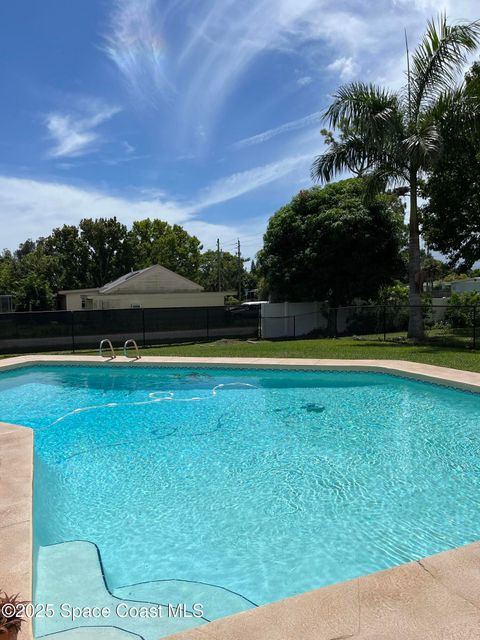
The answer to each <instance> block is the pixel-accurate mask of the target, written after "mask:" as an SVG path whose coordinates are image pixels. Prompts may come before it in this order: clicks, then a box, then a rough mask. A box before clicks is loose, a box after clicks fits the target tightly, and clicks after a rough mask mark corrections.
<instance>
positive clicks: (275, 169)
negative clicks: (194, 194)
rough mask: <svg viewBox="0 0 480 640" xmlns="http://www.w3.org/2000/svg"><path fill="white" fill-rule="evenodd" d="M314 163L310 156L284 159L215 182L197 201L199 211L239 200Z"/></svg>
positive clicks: (202, 192) (204, 190)
mask: <svg viewBox="0 0 480 640" xmlns="http://www.w3.org/2000/svg"><path fill="white" fill-rule="evenodd" d="M311 161H312V156H311V155H310V154H306V155H299V156H293V157H288V158H284V159H283V160H280V161H279V162H272V163H270V164H266V165H263V166H259V167H255V168H253V169H248V170H246V171H239V172H238V173H234V174H233V175H231V176H228V177H226V178H222V179H220V180H217V181H215V182H213V184H212V185H210V186H209V187H207V188H206V189H203V190H202V191H201V193H200V195H199V197H198V199H197V201H196V205H195V206H196V208H197V209H205V208H207V207H210V206H212V205H214V204H218V203H220V202H225V201H227V200H232V199H233V198H238V197H239V196H241V195H244V194H245V193H249V192H250V191H253V190H255V189H259V188H260V187H263V186H265V185H266V184H270V183H271V182H275V181H277V180H279V179H280V178H283V177H285V176H287V175H288V174H290V173H292V172H294V171H295V170H298V169H300V168H301V167H305V166H307V164H308V163H310V162H311Z"/></svg>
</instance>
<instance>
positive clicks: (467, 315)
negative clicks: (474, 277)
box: [445, 291, 480, 329]
mask: <svg viewBox="0 0 480 640" xmlns="http://www.w3.org/2000/svg"><path fill="white" fill-rule="evenodd" d="M474 306H478V307H479V310H478V313H480V292H478V291H467V292H465V293H454V294H453V295H452V296H451V297H450V299H449V300H448V309H447V311H446V313H445V321H446V322H448V324H449V325H450V326H452V327H455V328H458V329H463V328H465V327H472V326H473V307H474Z"/></svg>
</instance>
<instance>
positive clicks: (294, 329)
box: [293, 314, 297, 338]
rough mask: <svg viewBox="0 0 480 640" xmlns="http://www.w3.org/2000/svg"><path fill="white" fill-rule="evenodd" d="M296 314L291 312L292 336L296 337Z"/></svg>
mask: <svg viewBox="0 0 480 640" xmlns="http://www.w3.org/2000/svg"><path fill="white" fill-rule="evenodd" d="M296 317H297V316H296V315H295V314H293V337H294V338H296V337H297V330H296V325H295V320H296Z"/></svg>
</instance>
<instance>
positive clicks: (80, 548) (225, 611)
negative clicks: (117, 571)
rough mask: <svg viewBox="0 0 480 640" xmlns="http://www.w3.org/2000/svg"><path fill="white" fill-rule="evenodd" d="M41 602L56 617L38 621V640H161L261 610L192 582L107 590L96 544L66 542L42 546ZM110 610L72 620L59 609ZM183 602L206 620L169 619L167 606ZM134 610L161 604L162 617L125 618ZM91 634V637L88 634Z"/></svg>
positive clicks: (234, 595)
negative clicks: (195, 606) (105, 615)
mask: <svg viewBox="0 0 480 640" xmlns="http://www.w3.org/2000/svg"><path fill="white" fill-rule="evenodd" d="M37 563H38V566H37V585H36V590H35V599H34V600H35V602H36V603H50V604H52V605H53V608H54V610H55V611H56V612H57V615H55V616H54V617H52V618H49V619H47V618H37V619H36V623H35V638H37V640H39V639H40V638H52V640H57V639H58V640H77V639H78V640H83V638H85V639H87V638H88V639H89V640H90V638H92V632H93V629H94V628H95V640H138V639H140V640H158V639H159V638H163V637H165V636H169V635H171V634H174V633H179V632H181V631H187V630H189V629H192V628H194V627H197V626H199V625H201V624H205V623H206V622H208V621H211V620H215V619H217V618H221V617H224V616H227V615H232V614H234V613H239V612H241V611H246V610H247V609H250V608H252V607H255V606H256V605H255V604H254V603H253V602H251V601H250V600H248V599H247V598H244V597H243V596H241V595H240V594H237V593H234V592H232V591H229V590H228V589H225V588H223V587H219V586H216V585H210V584H205V583H201V582H190V581H188V580H158V581H152V582H145V583H140V584H134V585H127V586H123V587H119V588H117V589H114V590H112V591H110V590H109V589H108V587H107V584H106V581H105V578H104V574H103V569H102V564H101V560H100V556H99V552H98V549H97V547H96V545H94V544H93V543H91V542H86V541H74V542H63V543H60V544H54V545H50V546H45V547H40V548H39V551H38V560H37ZM62 603H67V604H70V605H72V606H75V607H106V608H108V609H109V611H110V612H111V615H110V617H108V618H101V619H98V618H81V619H78V620H75V621H72V620H71V619H70V618H69V617H62V616H60V615H58V612H59V611H60V605H61V604H62ZM179 603H184V604H185V606H186V610H187V611H191V610H192V609H191V608H192V607H193V604H194V603H201V604H202V605H203V609H204V617H203V618H193V617H169V616H168V614H167V613H166V611H167V606H168V604H172V605H173V606H176V605H177V604H179ZM119 604H122V613H123V612H124V611H126V609H127V608H130V607H152V606H154V605H158V604H162V605H164V608H162V610H163V611H165V615H163V616H162V617H161V618H158V617H157V618H149V619H147V618H140V617H121V616H119V615H117V614H116V608H117V606H118V605H119ZM89 634H90V635H89Z"/></svg>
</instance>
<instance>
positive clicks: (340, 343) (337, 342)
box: [90, 338, 480, 372]
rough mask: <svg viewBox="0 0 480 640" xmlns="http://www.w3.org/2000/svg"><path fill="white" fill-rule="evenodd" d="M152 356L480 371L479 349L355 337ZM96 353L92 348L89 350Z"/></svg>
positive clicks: (226, 343)
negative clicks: (385, 363) (382, 362)
mask: <svg viewBox="0 0 480 640" xmlns="http://www.w3.org/2000/svg"><path fill="white" fill-rule="evenodd" d="M140 352H141V354H142V355H145V356H147V355H150V356H207V357H208V356H210V357H215V356H226V357H234V358H235V357H249V356H250V357H252V356H253V357H257V356H258V357H264V358H268V357H271V358H346V359H360V358H366V359H370V358H380V359H386V360H412V361H414V362H425V363H427V364H436V365H440V366H444V367H453V368H454V369H465V370H467V371H478V372H480V352H479V351H476V352H475V351H471V350H469V349H467V348H465V347H464V346H463V347H445V346H441V345H436V344H425V345H411V344H403V343H395V342H388V341H387V342H383V341H379V340H364V339H363V340H354V339H353V338H338V339H326V338H324V339H320V340H282V341H268V340H259V341H258V342H253V341H252V342H247V341H240V340H219V341H216V342H206V343H197V344H194V343H191V344H181V345H171V346H163V347H152V348H150V349H141V350H140ZM90 353H93V352H90Z"/></svg>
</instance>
